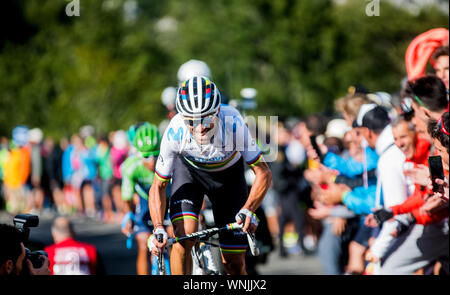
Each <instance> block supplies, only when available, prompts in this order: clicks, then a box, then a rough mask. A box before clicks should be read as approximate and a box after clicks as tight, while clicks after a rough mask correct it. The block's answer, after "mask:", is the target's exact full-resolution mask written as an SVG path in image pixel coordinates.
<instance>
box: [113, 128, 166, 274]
mask: <svg viewBox="0 0 450 295" xmlns="http://www.w3.org/2000/svg"><path fill="white" fill-rule="evenodd" d="M132 128H134V130H135V134H134V135H133V138H129V139H130V140H131V142H132V143H133V146H134V147H135V148H136V149H137V153H136V154H134V155H131V156H129V157H128V158H127V159H126V160H125V161H124V162H123V163H122V165H121V170H122V187H121V188H122V199H123V200H124V203H125V204H124V206H125V208H126V209H125V210H126V211H127V213H126V215H125V217H124V219H123V221H122V232H123V233H124V234H125V235H127V236H128V237H130V236H131V235H134V236H135V238H136V241H137V247H138V256H137V261H136V269H137V274H138V275H147V274H149V263H148V255H149V254H150V252H149V251H148V248H147V240H148V238H149V237H150V234H151V233H152V230H153V225H152V223H151V219H150V213H149V205H148V193H149V190H150V187H151V185H152V183H153V178H154V171H155V164H156V157H157V156H158V155H159V146H160V134H159V131H158V128H157V127H156V126H155V125H153V124H150V123H148V122H145V123H141V124H136V125H134V126H132Z"/></svg>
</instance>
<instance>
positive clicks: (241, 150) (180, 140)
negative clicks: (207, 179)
mask: <svg viewBox="0 0 450 295" xmlns="http://www.w3.org/2000/svg"><path fill="white" fill-rule="evenodd" d="M215 128H216V131H215V134H214V135H213V137H212V140H211V143H209V144H202V145H201V144H199V143H197V142H196V141H195V139H194V137H193V135H192V134H191V133H190V131H189V128H188V127H187V126H186V125H185V123H184V121H183V117H182V116H181V114H177V115H175V116H174V117H173V118H172V120H171V121H170V123H169V126H168V127H167V128H166V131H165V132H164V135H163V138H162V142H161V151H160V155H159V157H158V160H157V163H156V170H155V172H156V176H157V177H158V179H160V180H161V181H168V180H169V179H170V177H171V175H172V173H173V169H174V162H175V159H176V158H177V156H178V155H180V156H182V157H183V158H184V159H185V160H186V161H187V162H188V163H189V164H190V165H191V166H193V167H194V168H197V169H200V170H205V171H210V172H217V171H222V170H225V169H227V168H229V167H231V166H233V164H235V163H236V162H237V161H238V160H239V159H240V158H241V156H242V157H243V159H244V160H245V161H246V162H247V164H248V165H250V166H253V165H256V164H257V163H258V162H259V161H260V160H261V157H262V153H261V151H260V149H259V147H258V145H257V143H256V141H255V140H254V139H252V136H251V135H250V132H249V130H248V128H247V126H246V125H245V122H244V120H243V118H242V116H241V115H240V114H239V112H238V111H237V110H236V109H235V108H233V107H231V106H228V105H221V107H220V112H219V115H218V120H217V121H216V126H215Z"/></svg>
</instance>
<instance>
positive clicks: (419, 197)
mask: <svg viewBox="0 0 450 295" xmlns="http://www.w3.org/2000/svg"><path fill="white" fill-rule="evenodd" d="M392 132H393V134H394V140H395V144H396V145H397V146H398V147H399V148H400V149H401V150H402V151H403V152H404V153H405V156H406V162H407V163H412V165H414V167H417V166H426V170H427V171H428V157H429V156H430V155H431V143H430V142H429V141H428V140H427V139H425V138H424V137H421V136H420V135H419V134H418V133H415V132H414V126H413V125H412V124H411V122H408V121H406V120H404V119H402V118H401V117H399V118H397V119H396V120H395V121H394V122H393V128H392ZM444 174H445V175H446V177H447V178H448V169H444ZM433 194H434V193H433V191H432V190H431V189H430V188H429V187H428V186H427V185H423V184H420V183H415V189H414V193H413V194H412V195H411V196H410V197H409V198H408V199H406V200H405V201H404V202H403V203H402V204H399V205H395V206H392V207H390V208H389V210H378V211H377V212H375V213H374V214H370V215H368V217H367V218H366V225H368V226H372V227H375V226H378V225H379V223H381V222H382V221H384V220H387V219H390V218H392V217H394V216H397V215H401V214H410V218H411V220H412V221H414V222H415V223H417V224H422V225H429V224H433V223H436V222H439V221H441V220H443V219H444V218H446V217H448V216H449V212H448V210H437V211H435V212H433V213H432V214H430V212H426V211H425V210H423V209H422V206H423V205H425V203H426V202H427V199H428V198H429V197H430V196H432V195H433ZM375 215H377V216H375Z"/></svg>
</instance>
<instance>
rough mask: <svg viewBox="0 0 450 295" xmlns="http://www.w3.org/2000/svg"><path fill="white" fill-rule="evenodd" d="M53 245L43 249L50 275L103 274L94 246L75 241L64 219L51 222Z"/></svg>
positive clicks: (68, 223) (60, 218)
mask: <svg viewBox="0 0 450 295" xmlns="http://www.w3.org/2000/svg"><path fill="white" fill-rule="evenodd" d="M52 236H53V239H54V241H55V244H53V245H50V246H47V247H45V249H44V250H45V251H46V252H47V253H48V258H49V260H50V270H51V272H52V275H99V274H104V268H103V264H102V262H101V260H100V257H99V255H98V251H97V249H96V247H95V246H94V245H91V244H87V243H82V242H79V241H77V240H75V237H74V236H75V234H74V231H73V226H72V223H71V222H70V221H69V219H67V218H66V217H58V218H56V219H55V221H54V222H53V226H52Z"/></svg>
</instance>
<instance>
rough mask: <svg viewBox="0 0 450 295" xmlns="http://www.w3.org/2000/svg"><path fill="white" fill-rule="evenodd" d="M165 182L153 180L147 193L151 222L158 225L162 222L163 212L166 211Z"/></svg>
mask: <svg viewBox="0 0 450 295" xmlns="http://www.w3.org/2000/svg"><path fill="white" fill-rule="evenodd" d="M166 187H167V183H166V182H161V181H159V180H156V179H155V181H154V183H153V185H152V187H151V188H150V193H149V196H150V198H149V202H148V204H149V209H150V216H151V219H152V222H153V224H154V225H155V228H156V227H160V226H162V225H163V222H164V213H165V211H166Z"/></svg>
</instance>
